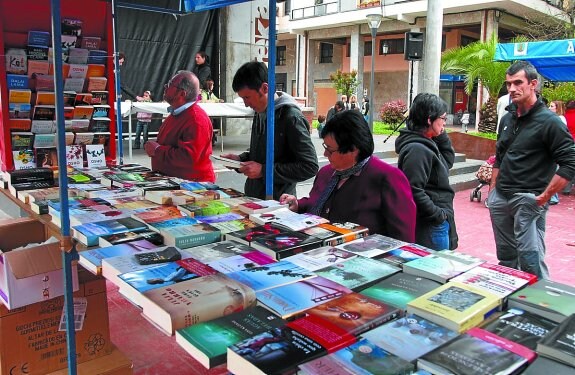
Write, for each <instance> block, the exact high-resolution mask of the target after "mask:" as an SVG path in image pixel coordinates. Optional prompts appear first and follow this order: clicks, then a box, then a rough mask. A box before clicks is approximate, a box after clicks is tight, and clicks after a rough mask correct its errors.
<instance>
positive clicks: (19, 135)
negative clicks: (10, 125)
mask: <svg viewBox="0 0 575 375" xmlns="http://www.w3.org/2000/svg"><path fill="white" fill-rule="evenodd" d="M10 138H11V140H12V151H19V150H30V149H32V148H33V146H34V133H32V132H12V133H10Z"/></svg>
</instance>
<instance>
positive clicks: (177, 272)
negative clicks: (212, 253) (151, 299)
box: [118, 262, 215, 293]
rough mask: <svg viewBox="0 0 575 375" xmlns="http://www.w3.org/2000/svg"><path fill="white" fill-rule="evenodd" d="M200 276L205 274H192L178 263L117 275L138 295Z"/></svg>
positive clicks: (158, 265) (157, 265)
mask: <svg viewBox="0 0 575 375" xmlns="http://www.w3.org/2000/svg"><path fill="white" fill-rule="evenodd" d="M214 273H215V271H214V270H212V272H210V273H209V274H212V275H213V274H214ZM201 276H205V274H204V275H202V274H198V273H196V272H193V271H192V270H191V269H190V268H188V267H186V266H185V264H182V263H178V262H168V263H163V264H156V265H155V267H150V268H144V269H140V270H136V271H131V272H126V273H123V274H120V275H118V277H119V278H120V280H122V281H124V282H125V283H126V284H128V285H129V286H130V287H132V288H133V289H135V291H137V292H138V293H143V292H145V291H147V290H152V289H156V288H159V287H163V286H168V285H173V284H176V283H180V282H183V281H186V280H192V279H195V278H198V277H201Z"/></svg>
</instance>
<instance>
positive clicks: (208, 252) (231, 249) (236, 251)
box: [185, 241, 253, 263]
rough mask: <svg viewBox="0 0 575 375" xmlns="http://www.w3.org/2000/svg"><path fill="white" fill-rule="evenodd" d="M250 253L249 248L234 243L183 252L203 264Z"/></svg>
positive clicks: (216, 244) (227, 242)
mask: <svg viewBox="0 0 575 375" xmlns="http://www.w3.org/2000/svg"><path fill="white" fill-rule="evenodd" d="M250 251H253V249H252V248H251V247H249V246H246V245H244V244H242V243H239V242H235V241H220V242H215V243H210V244H205V245H201V246H195V247H193V248H191V249H187V250H185V252H188V253H189V254H191V256H193V257H194V258H195V259H197V260H199V261H201V262H203V263H209V262H213V261H215V260H218V259H223V258H227V257H230V256H234V255H241V254H245V253H247V252H250Z"/></svg>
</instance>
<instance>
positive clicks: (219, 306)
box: [142, 273, 256, 334]
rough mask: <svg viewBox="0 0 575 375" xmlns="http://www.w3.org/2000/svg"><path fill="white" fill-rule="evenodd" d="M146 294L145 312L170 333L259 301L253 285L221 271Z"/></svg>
mask: <svg viewBox="0 0 575 375" xmlns="http://www.w3.org/2000/svg"><path fill="white" fill-rule="evenodd" d="M143 295H144V297H145V298H143V299H142V309H143V315H144V316H145V317H146V318H148V319H149V320H150V321H152V322H153V323H155V324H156V325H157V326H158V327H159V328H160V329H162V330H163V331H165V332H167V333H169V334H173V333H174V331H175V330H177V329H181V328H185V327H187V326H191V325H193V324H197V323H201V322H207V321H209V320H213V319H216V318H220V317H222V316H225V315H229V314H233V313H235V312H239V311H242V310H244V309H247V308H249V307H252V306H255V304H256V298H255V293H254V291H253V290H252V289H251V288H249V287H248V286H246V285H244V284H242V283H240V282H237V281H235V280H233V279H230V278H228V277H227V276H226V275H224V274H221V273H219V274H215V275H208V276H204V277H202V278H198V279H192V280H188V281H184V282H181V283H177V284H173V285H169V286H164V287H160V288H156V289H152V290H149V291H147V292H144V293H143Z"/></svg>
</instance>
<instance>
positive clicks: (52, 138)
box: [34, 134, 58, 148]
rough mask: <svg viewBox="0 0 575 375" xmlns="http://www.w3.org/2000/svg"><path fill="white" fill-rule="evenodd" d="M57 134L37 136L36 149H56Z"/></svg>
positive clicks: (35, 140) (35, 136)
mask: <svg viewBox="0 0 575 375" xmlns="http://www.w3.org/2000/svg"><path fill="white" fill-rule="evenodd" d="M57 143H58V142H57V139H56V134H35V135H34V148H56V146H57Z"/></svg>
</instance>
